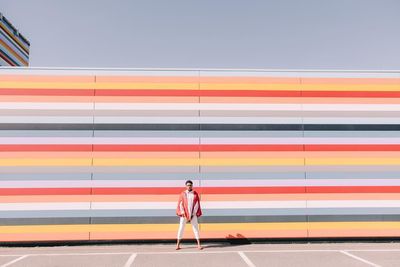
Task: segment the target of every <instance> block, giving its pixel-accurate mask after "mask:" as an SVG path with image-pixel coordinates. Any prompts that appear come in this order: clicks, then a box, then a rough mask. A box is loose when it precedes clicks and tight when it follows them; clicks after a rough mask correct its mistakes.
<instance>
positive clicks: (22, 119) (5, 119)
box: [0, 116, 93, 124]
mask: <svg viewBox="0 0 400 267" xmlns="http://www.w3.org/2000/svg"><path fill="white" fill-rule="evenodd" d="M0 123H90V124H91V123H93V117H88V116H86V117H83V116H82V117H65V116H0Z"/></svg>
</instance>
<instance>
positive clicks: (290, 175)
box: [0, 171, 305, 180]
mask: <svg viewBox="0 0 400 267" xmlns="http://www.w3.org/2000/svg"><path fill="white" fill-rule="evenodd" d="M304 175H305V174H304V172H284V173H274V172H261V173H234V172H226V173H208V174H203V173H199V172H198V171H197V172H188V173H154V174H147V173H145V174H137V173H118V174H115V173H110V174H105V173H98V174H94V175H93V179H94V180H137V179H139V180H142V179H144V180H171V179H184V178H188V179H189V178H190V179H202V180H224V179H238V180H242V179H243V180H245V179H304ZM0 177H1V176H0Z"/></svg>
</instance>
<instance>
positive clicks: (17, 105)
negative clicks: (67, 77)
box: [0, 102, 400, 111]
mask: <svg viewBox="0 0 400 267" xmlns="http://www.w3.org/2000/svg"><path fill="white" fill-rule="evenodd" d="M0 109H42V110H52V109H56V110H57V109H65V110H66V109H81V110H87V109H90V110H91V109H94V107H93V103H65V102H63V103H46V102H0ZM96 109H97V110H254V111H268V110H269V111H290V110H292V111H302V110H303V111H400V107H399V105H397V104H354V103H350V104H302V103H298V104H258V103H255V104H254V103H253V104H243V103H235V104H232V103H229V104H228V103H218V104H216V103H96Z"/></svg>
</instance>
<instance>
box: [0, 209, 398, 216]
mask: <svg viewBox="0 0 400 267" xmlns="http://www.w3.org/2000/svg"><path fill="white" fill-rule="evenodd" d="M174 214H175V209H160V210H158V209H151V210H137V209H135V210H115V209H114V210H51V211H47V210H46V211H1V212H0V218H51V217H54V218H60V217H61V218H62V217H64V218H66V217H133V216H134V217H149V216H154V217H168V216H171V215H174ZM203 214H204V215H205V216H263V215H264V216H267V215H269V216H272V215H273V216H275V215H281V216H282V215H285V216H287V215H366V214H369V215H379V214H380V215H388V214H391V215H398V214H400V208H315V209H314V208H298V209H290V208H287V209H208V210H207V209H204V210H203Z"/></svg>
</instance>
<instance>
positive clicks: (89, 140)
mask: <svg viewBox="0 0 400 267" xmlns="http://www.w3.org/2000/svg"><path fill="white" fill-rule="evenodd" d="M0 144H10V145H11V144H21V145H24V144H78V145H82V144H95V145H96V144H111V145H118V144H133V145H134V144H139V145H145V144H196V145H197V144H199V138H191V137H181V138H176V137H164V138H163V137H154V138H152V137H118V138H115V137H72V138H69V137H9V138H7V137H3V138H1V137H0Z"/></svg>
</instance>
